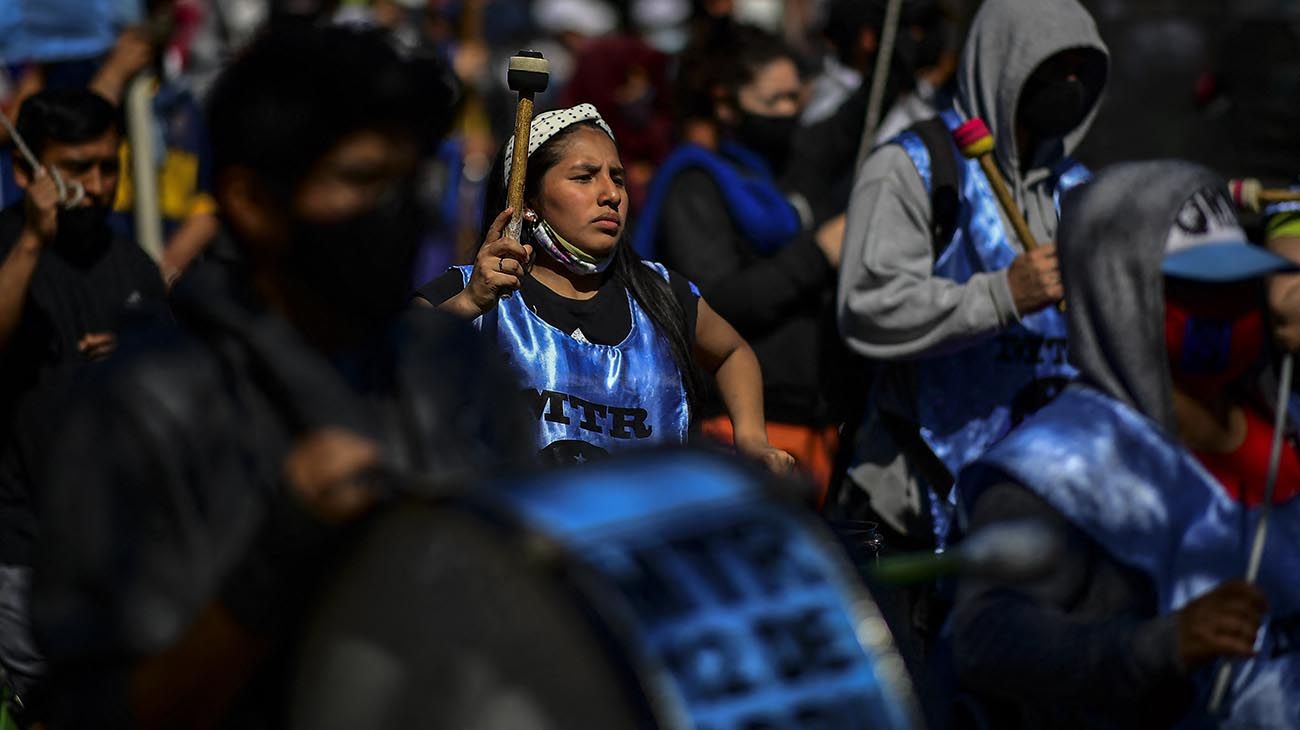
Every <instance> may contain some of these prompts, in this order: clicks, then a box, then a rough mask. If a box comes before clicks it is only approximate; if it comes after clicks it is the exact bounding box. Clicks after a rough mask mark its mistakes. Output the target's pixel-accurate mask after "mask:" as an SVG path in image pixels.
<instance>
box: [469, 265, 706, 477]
mask: <svg viewBox="0 0 1300 730" xmlns="http://www.w3.org/2000/svg"><path fill="white" fill-rule="evenodd" d="M647 265H648V266H650V267H651V268H653V269H654V270H655V271H656V272H658V273H659V274H660V275H662V276H663V277H664V278H665V279H667V278H668V270H667V269H666V268H664V267H663V266H662V265H660V264H652V263H649V262H647ZM456 269H458V270H459V271H460V272H461V276H462V281H463V282H464V283H465V284H466V285H468V283H469V277H470V273H471V272H472V271H473V267H472V266H457V267H456ZM627 301H628V307H629V308H630V309H631V313H632V329H631V331H630V332H628V335H627V337H626V338H625V339H624V340H623V341H622V342H620V343H619V344H617V345H599V344H594V343H591V342H584V341H580V340H577V339H574V338H573V337H572V336H570V334H569V333H566V332H561V331H560V330H558V329H556V328H555V327H553V326H552V325H550V324H549V323H547V322H546V321H545V320H543V319H542V318H541V317H539V316H538V315H537V314H536V313H535V312H533V311H532V310H531V309H529V308H528V306H527V305H526V304H525V303H524V298H523V296H520V295H516V296H513V297H510V298H509V299H502V300H501V301H500V302H498V303H497V306H496V308H495V309H493V310H492V311H491V312H488V313H487V314H485V315H482V316H480V317H479V318H477V319H475V320H474V327H475V328H477V329H478V330H479V331H481V332H483V333H484V334H486V335H487V336H488V337H491V338H492V339H494V340H496V342H497V344H498V345H499V346H500V347H501V351H502V352H503V353H504V354H505V356H506V359H507V361H509V362H510V364H511V365H513V366H514V368H515V370H516V371H518V373H519V375H520V379H521V381H522V382H523V383H524V384H525V385H526V386H527V389H526V390H525V396H526V397H527V398H528V400H529V401H530V403H531V405H532V407H533V412H534V414H535V415H536V417H537V422H538V428H537V448H538V449H539V450H541V451H542V452H543V455H544V456H545V457H546V458H547V459H548V460H551V461H557V462H572V461H586V460H587V459H589V458H590V457H591V456H593V455H599V454H602V453H605V452H613V451H618V450H622V449H626V448H629V447H636V446H651V445H663V444H682V443H685V442H686V436H687V431H688V430H689V428H690V413H689V412H688V411H689V409H688V406H687V402H686V388H685V386H684V385H683V383H682V376H681V373H680V372H679V371H678V369H677V364H676V363H675V362H674V361H673V356H672V352H671V350H670V349H669V347H668V342H667V340H665V339H664V338H663V337H662V336H660V334H659V332H658V331H657V330H656V329H655V326H654V322H653V321H652V320H651V319H650V317H649V316H648V315H647V314H646V313H645V311H643V310H642V309H641V307H640V306H638V305H637V303H636V300H635V299H634V298H633V297H632V295H631V294H630V293H629V294H628V295H627Z"/></svg>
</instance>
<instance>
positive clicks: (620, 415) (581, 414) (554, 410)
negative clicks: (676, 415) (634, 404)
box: [524, 388, 654, 439]
mask: <svg viewBox="0 0 1300 730" xmlns="http://www.w3.org/2000/svg"><path fill="white" fill-rule="evenodd" d="M524 396H525V397H526V398H528V401H529V403H530V404H531V405H532V408H533V414H534V415H536V416H537V417H538V418H539V419H542V420H545V421H548V422H550V423H559V424H562V425H565V426H567V425H569V424H572V423H573V422H574V421H575V420H576V421H577V424H578V428H581V429H583V430H584V431H591V432H592V433H603V434H607V435H609V436H610V437H611V438H616V439H634V438H636V439H644V438H650V435H651V434H652V433H654V428H653V427H652V426H650V425H649V424H647V423H646V419H648V418H649V417H650V414H649V413H648V412H647V411H646V409H644V408H620V407H619V406H611V405H607V404H604V403H592V402H591V401H587V400H583V399H582V398H579V397H578V396H576V395H569V394H567V393H560V392H557V391H554V390H540V391H538V390H533V389H532V388H525V389H524Z"/></svg>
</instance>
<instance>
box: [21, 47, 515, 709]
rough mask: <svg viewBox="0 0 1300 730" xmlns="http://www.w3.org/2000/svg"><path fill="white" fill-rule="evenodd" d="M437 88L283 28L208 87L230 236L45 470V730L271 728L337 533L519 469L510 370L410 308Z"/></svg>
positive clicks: (105, 385) (449, 327)
mask: <svg viewBox="0 0 1300 730" xmlns="http://www.w3.org/2000/svg"><path fill="white" fill-rule="evenodd" d="M443 79H445V75H444V74H443V72H442V69H441V68H439V67H437V66H436V65H433V64H424V63H417V62H414V61H409V60H404V59H403V58H401V57H400V56H399V55H398V54H397V52H396V51H395V50H393V48H392V47H391V45H390V44H389V43H388V42H387V41H386V39H385V38H384V37H382V36H379V35H376V34H374V33H367V32H354V31H349V30H346V29H341V28H317V27H311V26H308V25H306V24H297V23H295V24H287V25H285V26H282V27H280V28H278V29H272V30H271V31H269V32H268V33H267V34H266V35H263V36H262V37H260V38H259V39H257V40H255V41H254V42H253V43H252V44H251V45H250V47H248V48H247V49H246V50H245V51H244V52H243V53H241V54H240V56H239V57H238V58H237V59H236V60H235V61H234V62H233V63H232V65H231V66H230V67H228V68H227V69H226V70H225V72H224V73H223V74H222V76H221V78H220V79H219V80H218V82H217V84H216V87H215V88H214V91H213V93H212V97H211V102H210V108H209V122H210V125H209V126H210V129H211V133H212V145H213V159H214V169H215V181H216V197H217V199H218V201H219V203H220V210H221V211H222V222H223V226H224V236H223V238H221V239H219V240H218V242H217V244H216V245H215V247H214V248H213V249H212V254H213V255H212V257H211V260H209V261H206V262H204V263H202V264H200V265H198V266H196V267H195V268H193V269H192V270H191V271H190V272H188V273H187V275H186V276H185V277H184V279H182V281H181V282H180V283H179V284H178V285H177V286H176V287H175V288H174V289H173V291H172V306H173V310H174V312H175V315H176V318H177V319H178V320H179V322H180V323H181V325H182V326H180V327H178V326H172V325H167V324H166V323H160V324H159V325H157V326H155V327H153V328H150V329H148V330H146V331H141V332H138V333H136V334H135V335H134V342H135V345H134V346H133V347H131V348H126V347H124V348H122V349H121V350H120V351H119V353H118V357H117V359H116V360H115V362H114V363H113V366H112V367H111V368H107V369H106V372H105V373H104V377H103V378H102V379H100V380H99V381H98V382H97V383H95V384H94V387H93V388H91V389H88V393H87V395H86V399H87V402H86V403H85V404H84V407H82V408H79V409H78V410H77V411H76V412H75V413H74V414H73V415H72V417H71V418H70V419H69V420H68V422H67V424H66V425H65V426H64V429H63V436H62V439H61V443H60V450H59V454H58V457H59V458H58V459H57V460H56V461H54V462H53V463H52V466H51V469H50V472H49V478H48V484H47V487H48V494H47V495H46V499H44V500H43V503H42V507H43V510H42V517H43V519H42V522H41V525H42V530H43V532H42V540H43V543H42V547H41V551H40V554H39V557H38V561H37V579H36V587H35V589H34V598H33V611H34V616H35V623H36V625H37V633H38V637H39V638H40V640H41V644H42V646H43V647H44V648H45V650H46V652H47V657H48V660H49V662H50V665H51V696H52V702H51V706H52V708H53V711H52V713H51V717H50V719H49V724H50V726H51V727H55V728H61V727H82V726H88V725H92V724H93V725H94V726H96V727H113V728H116V727H146V728H148V727H241V728H257V727H278V726H280V725H281V719H280V717H279V714H278V713H279V709H280V704H281V703H282V701H283V700H282V687H283V684H284V682H286V681H287V679H288V678H287V677H286V676H285V672H284V670H283V666H282V663H283V660H284V659H285V658H286V654H287V652H288V650H289V647H290V646H291V645H292V643H293V640H294V637H295V635H296V633H297V631H298V629H299V628H300V621H301V619H302V617H303V615H304V612H305V611H306V610H307V609H308V607H309V606H310V604H311V600H312V595H313V589H314V588H315V586H316V585H317V582H318V580H319V579H320V578H321V577H323V575H325V574H327V573H328V571H329V569H330V567H331V565H332V564H333V560H334V557H335V556H336V554H337V552H338V551H339V550H340V549H341V548H342V547H344V546H346V542H347V535H348V530H347V527H348V525H350V524H352V523H354V522H356V521H357V520H358V519H360V518H361V517H363V516H364V515H365V514H366V513H367V512H368V511H369V510H370V509H371V508H372V507H373V506H374V505H375V504H376V503H377V502H380V501H382V500H383V499H384V498H385V496H386V495H388V494H392V493H398V494H401V493H404V492H406V491H409V488H410V487H411V485H412V484H414V483H415V482H413V481H412V480H410V479H407V478H405V476H406V475H412V474H418V475H421V476H422V477H427V478H429V479H433V480H439V481H442V482H451V483H472V480H473V479H474V477H475V475H476V474H478V473H480V472H481V471H483V470H484V469H486V468H488V466H489V465H498V464H503V465H504V464H508V463H510V462H511V460H512V454H514V453H515V452H514V451H512V445H513V444H516V443H520V442H522V440H523V439H522V438H521V437H519V436H518V433H517V432H515V431H514V430H513V429H514V428H515V427H516V426H518V425H519V424H520V423H521V422H520V421H519V420H518V419H516V418H514V417H513V414H514V410H512V408H511V406H510V402H509V400H508V398H507V396H509V395H511V394H513V393H514V392H516V390H515V388H514V386H513V385H509V383H510V382H511V381H510V376H509V374H508V373H507V372H506V371H505V370H504V368H503V367H502V366H500V365H499V364H498V362H497V360H496V359H495V358H494V357H492V355H491V353H490V351H489V350H488V349H487V348H486V346H485V345H483V344H482V343H481V342H480V341H479V340H478V339H477V338H476V337H474V335H473V333H472V332H470V331H469V330H468V329H467V328H464V327H462V326H461V325H459V324H458V323H456V322H454V321H453V320H451V318H448V317H443V316H440V315H439V314H438V313H435V312H428V311H422V312H407V313H405V314H401V312H402V310H403V309H404V304H405V301H406V297H407V295H408V291H409V290H408V288H407V282H408V280H409V276H410V265H411V259H412V257H413V255H414V252H415V246H416V244H417V241H418V237H419V233H420V226H421V224H422V220H421V214H420V211H419V210H418V209H417V208H416V207H415V206H414V205H413V203H412V201H413V199H414V196H415V171H416V169H417V167H418V163H419V161H420V159H421V158H422V156H424V155H425V154H427V153H428V152H429V148H428V146H427V142H428V140H429V137H430V134H431V132H433V131H435V130H438V129H443V128H445V125H446V124H447V122H448V119H447V117H448V114H449V109H448V107H449V104H450V95H451V91H450V87H449V85H448V84H446V83H445V82H444V81H443ZM340 88H345V89H348V90H349V91H350V93H351V98H350V100H349V103H348V104H342V105H340V104H338V103H337V100H338V90H339V89H340ZM394 559H402V558H401V557H398V556H395V558H394Z"/></svg>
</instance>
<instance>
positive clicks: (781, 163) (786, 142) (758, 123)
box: [736, 110, 799, 173]
mask: <svg viewBox="0 0 1300 730" xmlns="http://www.w3.org/2000/svg"><path fill="white" fill-rule="evenodd" d="M798 124H799V117H797V116H795V115H791V116H788V117H773V116H767V115H766V114H751V113H750V112H747V111H743V110H742V111H741V112H740V123H739V124H737V125H736V139H737V140H738V141H739V142H740V143H741V144H742V145H744V146H746V147H748V148H749V149H750V150H752V151H754V152H756V153H757V154H758V155H759V156H760V157H762V158H763V159H764V160H766V161H767V164H768V165H771V167H772V172H773V173H780V172H781V170H782V169H783V168H784V167H785V163H786V160H787V159H788V158H789V157H790V147H791V146H792V144H793V143H794V132H795V129H796V127H797V126H798Z"/></svg>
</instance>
